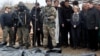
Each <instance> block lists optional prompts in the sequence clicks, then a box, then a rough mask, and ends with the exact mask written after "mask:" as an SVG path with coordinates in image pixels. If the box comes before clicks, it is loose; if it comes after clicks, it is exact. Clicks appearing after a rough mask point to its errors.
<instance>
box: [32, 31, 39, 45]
mask: <svg viewBox="0 0 100 56" xmlns="http://www.w3.org/2000/svg"><path fill="white" fill-rule="evenodd" d="M35 33H36V35H34V34H33V46H35V44H36V43H37V45H38V46H41V38H40V31H38V30H36V32H35Z"/></svg>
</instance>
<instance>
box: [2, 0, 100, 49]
mask: <svg viewBox="0 0 100 56" xmlns="http://www.w3.org/2000/svg"><path fill="white" fill-rule="evenodd" d="M46 4H47V5H46V6H45V7H40V4H39V3H35V6H34V7H33V8H32V10H31V12H30V10H28V8H27V7H26V6H25V5H24V4H23V3H22V2H20V3H19V4H18V6H17V7H16V10H15V11H14V12H13V13H11V12H10V8H9V7H6V8H5V12H4V14H2V16H1V18H2V20H1V21H2V22H1V25H2V29H3V40H2V42H1V43H0V44H1V45H6V44H7V41H6V38H7V35H8V33H9V46H11V47H12V46H14V45H15V43H16V34H17V36H18V43H19V46H21V47H25V48H28V47H30V44H31V43H30V36H29V33H30V29H31V28H32V27H31V25H30V23H31V22H32V26H33V37H32V45H33V46H35V47H36V46H43V47H45V48H47V47H48V46H52V47H50V48H51V49H52V48H60V47H62V46H64V47H68V46H71V47H72V48H74V49H76V48H89V49H91V50H98V48H99V47H100V43H99V42H100V39H99V38H100V30H99V27H100V23H99V18H100V4H94V3H93V2H92V1H88V2H85V3H83V6H82V10H80V8H79V4H78V1H74V2H73V3H72V6H71V5H70V4H69V0H65V1H62V2H61V3H60V2H59V0H54V1H53V4H54V6H52V0H46ZM59 5H60V7H59ZM50 42H51V43H52V45H50ZM36 43H37V44H36Z"/></svg>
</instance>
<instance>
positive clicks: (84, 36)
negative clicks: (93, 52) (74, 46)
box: [81, 27, 89, 48]
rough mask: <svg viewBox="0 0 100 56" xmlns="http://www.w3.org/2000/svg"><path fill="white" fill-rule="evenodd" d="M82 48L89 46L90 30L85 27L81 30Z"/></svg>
mask: <svg viewBox="0 0 100 56" xmlns="http://www.w3.org/2000/svg"><path fill="white" fill-rule="evenodd" d="M81 37H82V38H81V46H82V47H84V48H86V47H88V45H89V37H88V30H87V29H86V28H84V27H82V28H81Z"/></svg>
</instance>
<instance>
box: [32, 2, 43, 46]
mask: <svg viewBox="0 0 100 56" xmlns="http://www.w3.org/2000/svg"><path fill="white" fill-rule="evenodd" d="M40 12H41V8H40V7H39V3H36V4H35V7H33V9H32V11H31V17H32V25H33V31H34V34H33V46H36V45H35V44H36V42H37V44H38V46H41V38H40V35H41V30H42V20H41V18H40Z"/></svg>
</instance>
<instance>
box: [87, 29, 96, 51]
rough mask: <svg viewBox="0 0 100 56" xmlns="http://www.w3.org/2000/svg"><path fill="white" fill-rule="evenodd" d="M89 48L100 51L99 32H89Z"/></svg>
mask: <svg viewBox="0 0 100 56" xmlns="http://www.w3.org/2000/svg"><path fill="white" fill-rule="evenodd" d="M88 37H89V48H90V49H98V30H94V29H92V30H88Z"/></svg>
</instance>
